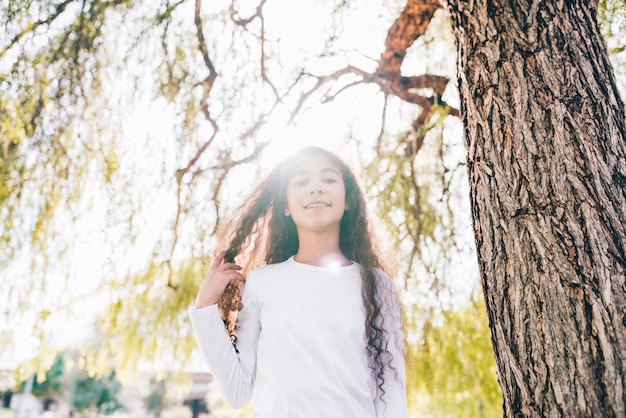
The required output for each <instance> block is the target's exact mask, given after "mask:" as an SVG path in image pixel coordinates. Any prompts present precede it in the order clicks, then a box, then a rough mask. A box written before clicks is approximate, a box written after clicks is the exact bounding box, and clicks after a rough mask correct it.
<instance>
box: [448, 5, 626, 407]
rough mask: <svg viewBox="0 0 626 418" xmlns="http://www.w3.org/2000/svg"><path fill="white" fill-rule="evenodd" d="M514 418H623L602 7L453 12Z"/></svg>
mask: <svg viewBox="0 0 626 418" xmlns="http://www.w3.org/2000/svg"><path fill="white" fill-rule="evenodd" d="M446 6H447V12H448V13H449V16H450V19H451V24H452V28H453V31H454V34H455V39H456V43H457V52H458V57H457V58H458V62H457V66H458V71H457V74H458V86H459V91H460V96H461V102H462V106H461V114H462V119H463V122H464V129H465V130H464V137H465V141H466V146H467V149H468V156H467V159H468V170H469V179H470V184H471V202H472V216H473V220H474V230H475V235H476V245H477V252H478V259H479V265H480V270H481V276H482V284H483V288H484V293H485V298H486V304H487V310H488V314H489V320H490V327H491V331H492V342H493V345H494V351H495V355H496V362H497V365H498V369H499V370H498V375H499V380H500V385H501V387H502V391H503V396H504V410H505V415H506V416H533V417H590V416H594V417H600V416H601V417H624V416H626V406H625V404H626V391H625V388H626V387H625V383H626V328H625V327H626V122H625V121H624V107H623V103H622V101H621V99H620V97H619V94H618V91H617V88H616V84H615V80H614V76H613V75H612V74H613V73H612V69H611V66H610V63H609V60H608V56H607V51H606V47H605V44H604V41H603V39H602V37H601V35H600V33H599V30H598V25H597V22H596V10H595V7H596V3H595V2H586V1H582V0H574V1H563V0H561V1H546V2H539V1H535V2H527V1H523V0H515V1H512V2H509V1H497V0H495V1H486V0H476V1H474V0H471V1H470V0H467V1H464V0H450V1H449V3H448V4H447V5H446Z"/></svg>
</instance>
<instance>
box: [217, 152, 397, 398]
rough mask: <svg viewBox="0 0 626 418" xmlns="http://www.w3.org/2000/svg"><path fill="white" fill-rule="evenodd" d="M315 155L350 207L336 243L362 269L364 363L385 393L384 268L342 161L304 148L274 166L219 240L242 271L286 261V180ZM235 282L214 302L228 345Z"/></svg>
mask: <svg viewBox="0 0 626 418" xmlns="http://www.w3.org/2000/svg"><path fill="white" fill-rule="evenodd" d="M314 154H317V155H322V156H324V157H326V158H328V160H329V161H330V162H331V163H332V164H333V165H335V166H336V167H337V168H339V169H340V171H341V174H342V176H343V181H344V185H345V192H346V193H345V195H346V207H347V208H349V210H347V211H346V212H345V213H344V215H343V218H342V219H341V229H340V236H339V247H340V249H341V251H342V252H343V254H344V255H345V257H346V258H348V259H349V260H352V261H354V262H356V263H358V264H359V265H360V267H361V280H362V297H363V304H364V306H365V311H366V323H365V329H366V337H367V352H368V355H369V366H370V368H371V369H372V372H373V374H374V376H375V378H376V382H377V385H378V387H379V389H380V390H381V391H382V393H384V390H383V388H382V386H383V383H384V377H383V372H384V369H385V367H391V366H390V365H389V363H390V361H391V355H390V353H389V350H388V349H387V346H388V344H390V343H391V338H390V336H389V332H388V331H386V330H384V329H383V327H382V313H381V306H382V303H383V300H384V299H386V298H383V296H382V294H383V292H382V289H383V286H385V283H382V282H381V279H382V277H383V276H380V275H379V274H378V273H377V272H376V270H377V269H378V270H383V266H382V265H381V258H380V257H381V255H380V253H379V252H378V251H377V250H376V248H375V246H374V243H373V230H372V227H371V222H370V220H369V217H368V213H367V206H366V203H365V200H364V198H363V193H362V191H361V188H360V187H359V185H358V182H357V179H356V177H355V175H354V173H353V172H352V170H350V168H349V167H348V165H347V164H346V163H345V162H343V161H342V160H341V159H339V158H338V157H337V156H335V155H334V154H333V153H331V152H329V151H327V150H324V149H322V148H318V147H307V148H303V149H301V150H299V151H297V152H296V153H295V154H294V155H292V156H291V157H289V158H287V159H286V160H284V161H283V162H281V163H280V164H278V165H277V166H276V168H274V170H272V172H271V173H270V174H269V175H268V176H267V178H266V179H265V180H264V181H263V182H262V183H261V184H260V185H259V186H258V187H256V188H255V190H254V191H253V193H252V195H251V196H250V198H249V199H247V200H246V203H245V204H244V205H242V206H241V207H240V208H239V211H238V216H236V217H235V222H233V223H231V224H230V225H229V226H227V227H226V228H224V230H223V233H222V238H221V240H220V241H221V242H225V243H227V246H226V248H227V253H226V257H225V259H226V260H227V261H234V260H235V258H237V263H238V264H239V265H241V266H242V267H243V270H244V274H245V273H246V272H247V271H249V270H251V269H253V268H256V267H258V266H260V265H263V264H274V263H279V262H282V261H285V260H287V259H288V258H289V257H291V256H293V255H295V254H296V253H297V252H298V245H299V243H298V234H297V231H296V225H295V224H294V222H293V220H292V218H291V217H289V216H285V215H284V210H285V207H286V205H287V196H286V194H287V193H286V190H287V181H288V180H289V178H290V176H291V174H292V173H293V172H294V171H295V169H296V168H297V167H299V166H300V164H301V162H302V161H303V160H304V159H307V158H308V157H309V156H311V155H314ZM239 283H240V282H232V283H230V284H229V285H228V286H227V288H226V290H225V292H224V294H223V295H222V298H221V299H220V301H219V307H220V312H221V314H222V318H223V319H224V324H225V326H226V329H227V330H228V332H229V334H230V335H231V336H232V338H233V343H235V342H236V337H235V332H234V331H235V317H236V312H237V311H238V310H239V309H241V303H240V292H241V287H240V286H241V285H240V284H239ZM387 287H389V285H387Z"/></svg>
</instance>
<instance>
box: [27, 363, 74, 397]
mask: <svg viewBox="0 0 626 418" xmlns="http://www.w3.org/2000/svg"><path fill="white" fill-rule="evenodd" d="M63 373H64V362H63V357H62V356H61V355H58V356H57V357H56V358H55V360H54V363H53V364H52V366H51V367H50V368H49V369H48V370H46V371H45V372H44V373H39V374H37V375H36V376H35V378H34V380H33V387H32V391H31V393H32V394H33V396H35V397H36V398H39V399H41V400H45V399H54V398H56V397H60V396H61V395H62V394H63V389H64V388H63ZM25 386H26V381H23V382H21V383H20V385H19V388H18V392H24V388H25Z"/></svg>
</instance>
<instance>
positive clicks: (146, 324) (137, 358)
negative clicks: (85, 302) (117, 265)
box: [88, 260, 206, 372]
mask: <svg viewBox="0 0 626 418" xmlns="http://www.w3.org/2000/svg"><path fill="white" fill-rule="evenodd" d="M205 268H206V266H205V265H204V264H203V262H202V261H201V260H191V261H188V262H185V263H184V264H182V265H181V266H180V267H178V268H176V269H174V270H170V267H169V266H168V265H167V264H161V265H158V266H155V265H153V266H151V267H150V268H149V269H148V270H146V271H145V272H143V273H140V274H133V275H129V276H128V277H126V279H125V280H124V282H121V283H110V284H109V287H108V289H105V290H108V291H109V292H110V293H111V299H112V303H111V304H110V305H109V306H108V309H107V310H106V311H105V312H104V313H103V314H102V316H101V317H100V319H99V321H98V324H99V327H100V330H101V332H102V334H103V335H106V336H107V338H106V339H105V340H104V341H103V343H102V345H101V346H98V347H97V348H96V349H94V350H93V351H92V353H91V354H90V356H89V360H88V364H89V366H90V367H95V368H96V369H95V370H98V365H102V364H105V363H104V362H103V360H104V359H108V358H112V359H113V361H114V364H116V365H117V367H118V370H119V371H120V372H126V371H134V370H135V368H136V367H137V366H139V365H141V364H146V362H147V364H149V365H150V366H151V367H153V368H154V369H155V370H168V369H172V370H180V368H181V365H182V364H184V363H185V362H186V360H188V359H189V358H190V356H191V352H192V351H193V350H194V349H195V347H196V345H195V340H194V338H193V334H192V331H191V325H190V323H189V319H188V316H187V309H188V308H189V307H190V306H191V305H192V302H193V300H194V298H195V295H196V292H197V289H198V286H199V283H200V281H201V280H202V278H203V277H204V274H205V271H204V270H205Z"/></svg>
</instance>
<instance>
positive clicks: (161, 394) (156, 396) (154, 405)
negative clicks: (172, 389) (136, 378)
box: [143, 379, 168, 416]
mask: <svg viewBox="0 0 626 418" xmlns="http://www.w3.org/2000/svg"><path fill="white" fill-rule="evenodd" d="M150 388H151V390H150V394H149V395H148V396H146V397H145V398H144V400H143V401H144V405H145V407H146V411H148V412H150V413H153V414H156V416H159V415H160V413H161V412H162V411H163V410H164V409H165V408H166V407H167V406H168V401H167V397H166V394H167V383H166V380H165V379H159V380H156V379H153V380H151V381H150Z"/></svg>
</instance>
